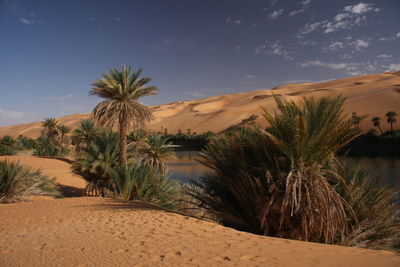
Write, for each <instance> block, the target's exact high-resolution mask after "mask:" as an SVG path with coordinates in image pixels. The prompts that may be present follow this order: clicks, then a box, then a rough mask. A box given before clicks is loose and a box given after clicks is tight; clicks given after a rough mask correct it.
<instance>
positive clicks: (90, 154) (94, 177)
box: [72, 132, 118, 197]
mask: <svg viewBox="0 0 400 267" xmlns="http://www.w3.org/2000/svg"><path fill="white" fill-rule="evenodd" d="M117 168H118V135H117V134H116V133H113V132H104V133H103V134H102V135H98V136H94V137H93V138H92V139H91V140H90V143H88V144H84V145H83V144H81V148H80V151H79V153H77V155H76V157H75V161H74V163H73V164H72V171H73V173H75V174H77V175H80V176H82V177H83V179H85V180H86V182H87V186H86V189H85V193H86V194H87V195H94V196H103V197H104V196H112V195H113V194H114V192H115V185H114V182H113V180H112V179H111V176H112V175H113V174H114V173H115V172H116V171H117Z"/></svg>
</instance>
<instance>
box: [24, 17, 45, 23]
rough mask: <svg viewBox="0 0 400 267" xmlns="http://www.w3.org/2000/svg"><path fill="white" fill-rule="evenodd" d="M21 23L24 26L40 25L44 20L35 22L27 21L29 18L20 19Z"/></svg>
mask: <svg viewBox="0 0 400 267" xmlns="http://www.w3.org/2000/svg"><path fill="white" fill-rule="evenodd" d="M19 21H20V22H21V23H22V24H39V23H43V22H44V21H43V20H34V19H27V18H19Z"/></svg>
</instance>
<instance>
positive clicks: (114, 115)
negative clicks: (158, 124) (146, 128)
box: [90, 65, 158, 166]
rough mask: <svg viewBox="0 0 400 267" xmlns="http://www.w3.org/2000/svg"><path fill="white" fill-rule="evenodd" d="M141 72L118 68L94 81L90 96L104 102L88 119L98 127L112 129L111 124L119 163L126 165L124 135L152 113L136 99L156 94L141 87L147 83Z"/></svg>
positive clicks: (143, 121) (150, 87) (125, 137)
mask: <svg viewBox="0 0 400 267" xmlns="http://www.w3.org/2000/svg"><path fill="white" fill-rule="evenodd" d="M141 73H142V69H139V70H137V71H135V72H133V73H132V70H131V67H128V66H125V65H123V66H122V70H121V71H119V70H118V69H116V68H112V69H110V70H109V73H104V74H102V76H103V78H101V79H98V80H95V81H94V82H93V83H92V85H93V86H94V87H93V88H92V89H91V91H90V94H91V95H96V96H99V97H101V98H104V100H103V101H102V102H100V104H98V105H97V106H96V107H95V108H94V109H93V112H92V118H94V119H95V120H96V121H97V123H99V124H100V125H101V126H104V127H107V128H112V127H113V126H114V125H115V123H117V124H118V128H119V139H120V141H119V163H120V165H121V166H122V165H124V164H125V162H126V150H127V148H126V147H127V132H128V129H129V128H132V127H133V128H138V127H140V126H143V125H144V123H145V122H148V121H150V120H151V119H152V117H153V116H152V109H151V108H149V107H147V106H145V105H143V104H142V103H140V102H139V99H140V98H142V97H144V96H148V95H154V94H156V92H157V90H158V88H157V87H155V86H145V85H146V84H147V83H148V82H150V81H151V79H150V78H148V77H140V75H141Z"/></svg>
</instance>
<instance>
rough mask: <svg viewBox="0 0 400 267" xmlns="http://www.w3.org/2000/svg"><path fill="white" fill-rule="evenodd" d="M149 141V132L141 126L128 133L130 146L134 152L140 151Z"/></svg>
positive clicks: (130, 149)
mask: <svg viewBox="0 0 400 267" xmlns="http://www.w3.org/2000/svg"><path fill="white" fill-rule="evenodd" d="M146 141H147V132H146V131H145V130H144V129H142V128H140V129H135V130H133V131H132V132H130V133H129V135H128V148H129V151H131V152H132V153H136V152H139V150H140V149H141V148H143V147H144V146H145V144H146Z"/></svg>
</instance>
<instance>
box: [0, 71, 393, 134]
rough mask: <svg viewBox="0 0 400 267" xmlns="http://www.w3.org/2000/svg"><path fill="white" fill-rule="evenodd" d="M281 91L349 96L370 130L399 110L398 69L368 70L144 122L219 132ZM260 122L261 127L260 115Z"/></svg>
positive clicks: (13, 129)
mask: <svg viewBox="0 0 400 267" xmlns="http://www.w3.org/2000/svg"><path fill="white" fill-rule="evenodd" d="M273 94H275V95H282V96H283V97H285V98H286V99H291V100H299V99H300V98H301V97H302V96H315V97H323V96H335V95H338V94H343V95H344V96H346V97H347V102H346V104H345V112H347V113H352V112H357V113H358V114H360V115H361V114H368V115H369V117H368V118H367V119H365V120H364V121H363V123H362V124H361V127H362V128H363V129H364V130H369V129H371V128H373V126H372V123H371V118H372V117H374V116H379V117H381V118H382V120H383V121H382V128H383V129H388V128H389V125H388V124H387V123H386V122H385V116H384V115H385V113H386V112H388V111H390V110H394V111H396V112H397V113H398V114H400V72H391V73H381V74H371V75H366V76H360V77H352V78H346V79H340V80H333V81H326V82H320V83H303V84H287V85H282V86H279V87H276V88H274V90H257V91H252V92H246V93H238V94H228V95H221V96H214V97H209V98H204V99H198V100H190V101H178V102H173V103H169V104H166V105H160V106H157V107H155V111H154V115H155V119H154V120H153V121H152V122H151V123H150V124H149V125H148V127H149V128H150V129H151V130H153V131H160V130H161V128H162V127H164V128H167V129H168V132H170V133H176V132H177V131H178V129H181V130H182V131H186V129H188V128H190V129H191V131H192V132H197V133H202V132H206V131H209V130H211V131H214V132H220V131H223V130H225V129H227V128H228V127H229V126H232V125H235V124H238V123H240V122H241V121H242V120H244V119H247V118H249V117H250V116H251V115H253V114H255V115H259V114H260V113H261V109H260V107H261V106H262V107H265V108H267V110H269V111H273V110H274V109H275V108H276V105H275V102H274V99H273V97H272V95H273ZM88 117H89V115H88V114H75V115H70V116H66V117H63V118H60V119H58V121H59V122H60V123H63V124H65V125H67V126H70V127H72V128H75V127H77V125H78V124H79V122H80V121H81V120H82V119H86V118H88ZM258 123H260V124H261V125H262V126H265V123H266V122H265V120H264V119H263V118H262V116H259V117H258ZM40 129H41V126H40V122H34V123H29V124H23V125H16V126H10V127H0V136H2V135H6V134H9V135H12V136H15V137H16V136H18V135H19V134H23V135H26V136H30V137H38V136H39V135H40Z"/></svg>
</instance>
